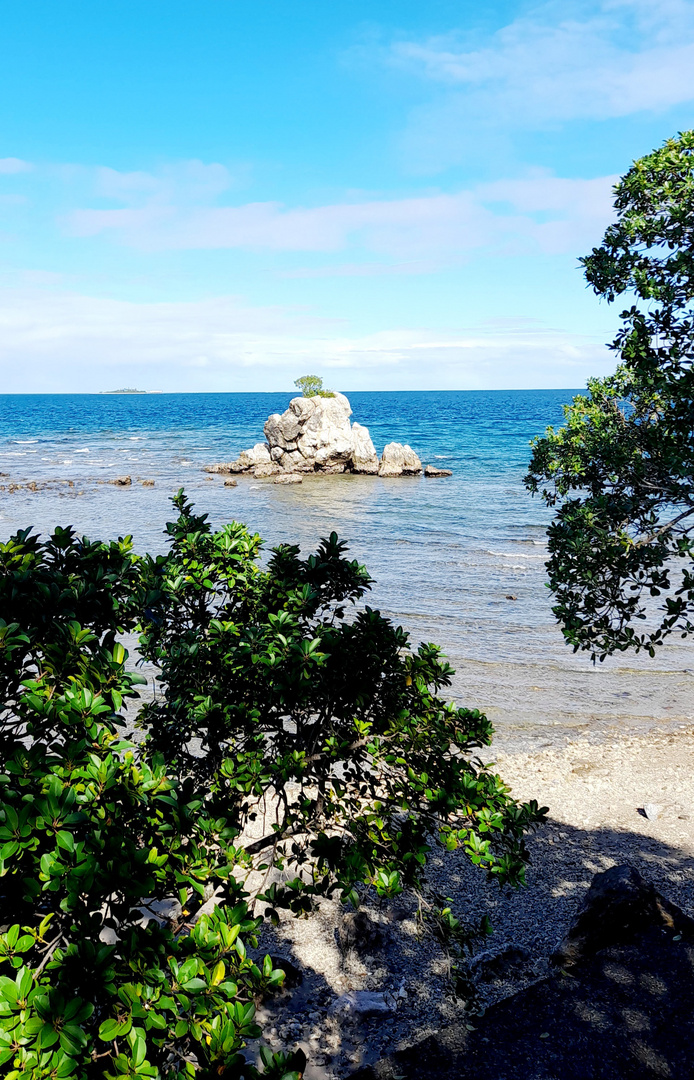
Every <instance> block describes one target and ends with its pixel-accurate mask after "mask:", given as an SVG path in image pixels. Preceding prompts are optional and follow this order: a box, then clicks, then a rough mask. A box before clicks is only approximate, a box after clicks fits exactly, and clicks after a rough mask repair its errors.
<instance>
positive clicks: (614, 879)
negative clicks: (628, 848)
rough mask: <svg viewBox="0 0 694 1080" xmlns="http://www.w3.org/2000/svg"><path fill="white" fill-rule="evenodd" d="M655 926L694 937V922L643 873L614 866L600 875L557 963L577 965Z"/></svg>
mask: <svg viewBox="0 0 694 1080" xmlns="http://www.w3.org/2000/svg"><path fill="white" fill-rule="evenodd" d="M650 927H660V928H662V929H663V930H667V931H670V933H671V934H677V933H686V934H687V935H688V936H690V937H692V938H693V939H694V919H690V918H689V917H688V916H687V915H685V914H684V912H683V911H681V910H680V909H679V908H678V907H676V905H675V904H671V903H670V901H669V900H666V899H665V897H664V896H661V895H660V893H658V892H656V890H655V889H654V887H653V886H652V885H651V884H650V882H648V881H645V880H644V879H643V878H642V877H641V875H640V874H639V872H638V870H634V869H633V867H631V866H613V867H612V868H611V869H610V870H606V871H605V872H604V873H603V874H596V875H595V877H594V878H593V881H592V882H591V886H590V889H589V890H588V892H587V893H586V897H585V900H584V901H583V903H582V905H581V907H580V908H579V910H578V912H577V914H576V918H575V920H574V923H573V925H572V927H571V929H570V930H569V932H568V934H567V935H566V937H565V938H564V940H563V941H562V943H561V945H560V946H559V948H558V949H557V950H556V952H555V953H554V955H553V956H552V961H553V962H554V963H555V964H557V965H558V966H560V967H564V968H568V967H573V966H574V965H575V964H578V963H581V962H582V961H584V960H586V959H587V958H589V957H591V956H595V954H596V953H597V952H598V951H599V950H600V949H605V948H607V947H609V946H612V945H622V944H628V943H629V942H632V941H634V940H635V938H636V937H638V935H639V934H642V933H643V932H644V931H645V930H648V929H649V928H650Z"/></svg>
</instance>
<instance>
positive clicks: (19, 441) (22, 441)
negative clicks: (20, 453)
mask: <svg viewBox="0 0 694 1080" xmlns="http://www.w3.org/2000/svg"><path fill="white" fill-rule="evenodd" d="M38 441H39V440H38V439H13V440H12V442H13V443H15V445H16V446H29V444H30V443H35V442H38Z"/></svg>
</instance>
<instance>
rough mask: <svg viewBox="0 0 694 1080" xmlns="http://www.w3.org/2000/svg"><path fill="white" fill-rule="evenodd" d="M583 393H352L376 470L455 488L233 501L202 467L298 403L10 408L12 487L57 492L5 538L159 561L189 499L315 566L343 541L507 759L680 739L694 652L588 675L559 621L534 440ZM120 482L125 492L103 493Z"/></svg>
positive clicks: (67, 398)
mask: <svg viewBox="0 0 694 1080" xmlns="http://www.w3.org/2000/svg"><path fill="white" fill-rule="evenodd" d="M574 392H575V391H508V392H503V391H495V392H482V391H471V392H427V393H399V392H393V393H352V394H350V395H349V398H350V401H351V404H352V408H353V411H354V417H353V419H355V420H358V421H359V422H360V423H363V424H365V425H366V426H367V427H368V428H369V429H370V432H371V435H372V438H373V440H374V443H375V444H376V449H377V451H378V452H379V453H380V451H381V450H382V448H383V445H384V444H385V443H386V442H389V441H391V440H397V441H401V442H409V443H410V444H411V445H412V446H413V447H414V449H415V450H416V451H417V452H418V453H419V455H420V457H422V459H423V460H424V461H429V462H431V463H432V464H436V465H440V466H442V467H445V468H451V469H453V473H454V475H453V476H452V477H450V478H448V479H425V478H402V479H400V478H398V479H379V478H378V477H358V476H330V477H309V478H307V479H306V480H305V481H304V483H303V484H301V485H295V486H284V487H283V486H275V485H273V484H272V483H268V482H264V481H255V480H253V479H248V478H245V477H240V478H239V483H238V486H237V487H236V488H225V487H224V485H223V479H224V478H223V477H218V476H215V477H209V476H207V475H206V474H205V473H203V472H202V466H203V465H205V464H209V463H211V462H215V461H226V460H231V459H233V458H234V457H236V456H237V454H238V452H239V451H240V450H242V449H244V448H245V447H247V446H250V445H252V444H253V443H254V442H258V441H262V439H263V435H262V427H263V423H264V421H265V419H266V418H267V416H268V414H269V413H271V412H275V411H279V412H281V411H282V410H283V409H284V408H286V406H287V404H288V402H289V399H290V396H291V395H289V394H162V395H147V396H137V397H134V396H132V397H131V396H101V395H74V396H73V395H22V396H19V395H17V396H9V395H7V396H0V432H2V437H1V438H0V472H1V473H3V474H5V475H4V476H2V477H0V483H1V484H3V485H5V488H6V489H7V486H8V485H9V484H10V483H27V482H30V481H36V482H37V484H38V485H39V486H40V484H41V483H42V482H45V481H54V483H51V484H49V486H48V487H47V488H44V489H40V490H38V491H36V492H32V491H27V490H15V491H13V492H11V493H10V492H8V491H7V490H5V491H0V538H2V539H5V538H7V537H8V536H9V535H10V534H11V533H13V532H14V531H16V530H17V529H18V528H24V527H26V526H27V525H33V526H34V527H35V528H36V529H38V530H40V531H42V532H45V531H48V530H50V529H51V528H52V527H53V526H54V525H56V524H63V525H65V524H73V525H74V526H75V527H76V528H77V529H78V531H80V532H84V533H86V534H87V535H89V536H91V537H94V538H97V537H99V538H108V537H111V536H113V535H125V534H126V533H131V534H132V535H133V537H134V542H135V546H136V548H137V549H138V550H145V549H148V550H150V551H152V550H163V549H164V547H165V540H164V537H163V535H162V529H163V525H164V522H165V521H166V520H167V519H168V518H170V516H171V507H170V504H169V502H168V500H169V498H170V496H171V494H172V493H173V492H174V491H176V490H177V489H178V488H179V487H181V486H184V487H185V488H186V491H187V492H188V493H189V495H190V496H191V498H192V499H193V501H194V502H195V503H196V506H197V507H198V509H201V510H205V511H207V512H208V513H209V515H210V518H211V520H212V521H213V523H215V524H219V523H222V522H223V521H226V520H230V519H231V518H234V517H235V518H238V519H240V520H242V521H245V522H246V523H247V524H248V526H249V527H250V528H251V529H253V530H256V531H258V532H259V533H260V534H261V535H262V536H263V537H264V539H265V541H266V543H267V545H268V546H270V545H272V544H275V543H278V542H280V541H289V542H296V543H299V544H300V545H301V547H302V550H303V551H304V552H308V551H310V550H311V549H312V548H313V547H314V546H315V544H316V543H317V541H318V540H319V538H320V537H321V536H324V535H326V534H327V533H329V532H330V531H331V530H333V529H334V530H335V531H336V532H338V533H339V535H340V536H341V537H343V538H345V539H347V540H348V541H349V543H350V550H351V552H352V554H353V555H354V556H355V557H357V558H358V559H359V560H360V561H362V562H364V563H366V565H367V567H368V569H369V571H370V573H371V575H372V577H374V578H375V579H376V584H375V586H374V589H373V591H372V593H371V595H370V597H369V598H368V601H369V603H370V604H371V605H372V606H378V607H380V608H381V610H383V611H384V612H386V613H388V614H389V615H391V616H392V617H393V618H394V619H395V620H397V621H398V622H400V623H402V624H403V625H404V626H405V627H406V628H407V629H408V630H409V631H410V632H411V635H412V639H413V641H414V642H417V641H420V640H426V641H436V642H437V643H439V644H440V645H442V646H443V647H444V649H445V651H446V652H447V654H448V656H449V658H450V660H451V662H452V664H453V666H454V667H455V668H456V669H457V675H456V679H455V683H454V688H453V692H452V693H453V696H455V698H456V700H458V702H459V703H460V704H465V705H469V706H476V707H479V708H483V709H485V710H486V711H487V712H488V713H489V715H490V716H491V717H492V718H493V720H494V723H495V726H496V728H497V732H498V737H497V741H498V742H499V741H500V742H501V744H503V745H504V746H505V747H506V748H507V749H510V748H513V747H527V746H528V745H543V744H546V743H548V742H553V741H557V740H562V739H565V738H568V737H572V735H576V734H579V733H586V732H587V733H590V734H591V735H596V736H597V735H600V734H601V733H603V732H605V731H606V730H609V729H611V728H613V727H615V726H616V727H619V728H624V729H629V730H644V729H648V728H649V727H652V726H654V725H658V726H668V727H669V726H674V725H676V724H678V723H680V722H686V721H688V720H689V719H690V718H691V717H692V714H693V706H694V678H692V673H691V671H690V668H694V654H693V652H692V645H691V644H690V643H688V642H681V641H680V640H678V639H677V640H675V639H673V640H672V641H671V642H669V643H668V645H667V647H666V648H665V650H664V651H662V652H661V653H659V654H658V656H657V657H656V659H655V660H651V659H650V658H648V657H625V656H620V657H617V658H613V659H610V660H607V661H606V662H605V664H603V665H599V666H598V667H597V668H594V667H593V665H592V664H591V663H590V660H589V659H588V658H587V657H584V656H574V655H573V654H571V653H570V651H569V650H568V649H567V648H566V647H565V646H564V644H563V639H562V636H561V633H560V631H559V629H558V627H557V626H556V624H555V622H554V619H553V617H552V614H551V610H550V607H551V596H550V594H549V592H548V590H547V589H546V588H545V586H544V581H545V571H544V559H545V557H546V552H545V528H546V525H547V522H548V521H549V514H548V512H547V511H546V509H545V508H544V507H543V506H542V504H541V503H540V502H539V501H538V500H537V499H532V498H531V497H530V496H529V495H528V493H527V492H526V491H525V489H524V487H523V483H522V480H523V475H524V473H525V471H526V469H527V463H528V459H529V445H528V444H529V441H530V439H531V438H532V437H533V436H535V435H537V434H541V433H542V431H544V429H545V427H546V426H547V425H548V424H550V423H551V424H555V425H556V424H558V423H561V405H562V403H563V402H565V401H567V400H569V399H570V397H571V395H572V393H574ZM126 473H127V474H129V475H131V476H132V479H133V484H132V486H131V487H126V488H116V487H113V486H111V485H109V484H107V483H106V481H107V480H109V479H113V478H114V477H116V476H119V475H122V474H126ZM142 479H153V480H154V481H155V486H154V487H143V486H142V485H141V483H140V481H141V480H142ZM69 480H71V481H73V484H74V487H68V486H67V484H66V481H69ZM509 594H511V595H513V596H515V597H517V599H515V600H508V599H506V597H507V595H509Z"/></svg>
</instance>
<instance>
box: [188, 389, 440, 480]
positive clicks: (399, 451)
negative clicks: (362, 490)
mask: <svg viewBox="0 0 694 1080" xmlns="http://www.w3.org/2000/svg"><path fill="white" fill-rule="evenodd" d="M351 415H352V407H351V405H350V403H349V401H348V399H347V398H346V397H345V395H344V394H333V395H332V397H296V398H293V399H292V400H291V401H290V403H289V408H288V409H287V410H286V411H285V412H283V413H281V414H280V413H273V414H272V415H271V416H269V417H268V419H267V420H266V421H265V425H264V428H263V431H264V434H265V438H266V439H267V442H265V443H256V444H255V446H253V447H252V448H251V449H250V450H244V451H243V452H242V453H241V454H239V456H238V458H237V460H236V461H230V462H227V463H222V464H219V465H208V466H207V468H206V470H205V471H206V472H209V473H250V474H252V475H253V476H255V477H258V478H266V477H273V476H276V477H278V478H279V477H280V476H281V475H282V474H284V475H297V474H302V473H314V472H319V473H345V472H351V473H363V474H366V475H372V476H376V475H378V476H417V475H419V474H420V473H421V472H422V463H421V461H420V460H419V458H418V457H417V455H416V454H415V452H414V450H413V449H412V447H410V446H408V445H407V444H405V445H402V444H401V443H396V442H391V443H388V445H387V446H386V447H385V449H384V451H383V454H382V455H381V459H380V461H379V458H378V455H377V453H376V448H375V446H374V444H373V441H372V439H371V436H370V435H369V429H368V428H366V427H364V426H363V425H362V424H357V423H355V424H350V419H349V418H350V416H351ZM429 468H430V470H432V469H433V467H429ZM428 475H431V476H433V475H436V476H439V475H449V473H448V472H447V471H445V470H436V469H433V471H430V472H429V474H428ZM278 482H282V481H281V480H279V481H278Z"/></svg>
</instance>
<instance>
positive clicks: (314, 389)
mask: <svg viewBox="0 0 694 1080" xmlns="http://www.w3.org/2000/svg"><path fill="white" fill-rule="evenodd" d="M294 385H295V386H296V387H297V388H298V389H299V390H301V393H302V394H303V395H304V397H335V395H334V394H333V392H332V390H324V389H323V380H322V379H321V378H320V376H319V375H302V376H301V378H300V379H296V380H295V382H294Z"/></svg>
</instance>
